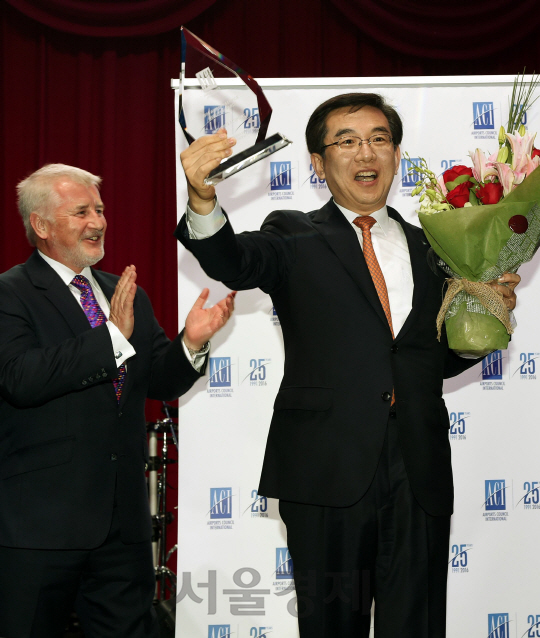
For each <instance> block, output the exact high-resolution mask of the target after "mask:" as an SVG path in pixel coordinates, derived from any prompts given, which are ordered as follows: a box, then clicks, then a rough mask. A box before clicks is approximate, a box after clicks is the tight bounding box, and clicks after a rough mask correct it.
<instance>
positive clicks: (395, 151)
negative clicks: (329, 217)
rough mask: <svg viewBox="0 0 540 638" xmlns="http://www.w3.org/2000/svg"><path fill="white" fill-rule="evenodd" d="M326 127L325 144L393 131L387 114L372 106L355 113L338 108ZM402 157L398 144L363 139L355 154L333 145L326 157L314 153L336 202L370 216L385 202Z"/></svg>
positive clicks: (318, 172) (314, 160)
mask: <svg viewBox="0 0 540 638" xmlns="http://www.w3.org/2000/svg"><path fill="white" fill-rule="evenodd" d="M326 129H327V132H326V136H325V138H324V143H325V144H331V143H332V142H336V141H337V140H338V139H339V138H340V137H342V136H344V135H356V136H358V137H360V138H362V139H364V140H365V139H367V138H368V137H370V136H371V135H374V134H375V133H390V126H389V124H388V120H387V119H386V116H385V115H384V114H383V113H382V111H380V110H379V109H377V108H375V107H373V106H364V107H363V108H361V109H359V110H358V111H355V112H354V113H351V112H350V109H349V108H348V107H345V108H340V109H336V110H335V111H332V113H330V115H329V116H328V117H327V118H326ZM400 157H401V155H400V152H399V147H397V148H394V146H393V145H392V144H391V145H390V146H389V147H388V148H373V147H372V146H370V145H369V144H368V143H367V142H364V143H363V144H362V146H359V147H358V149H357V152H356V153H354V154H352V155H347V156H345V155H344V154H343V153H342V151H341V149H340V148H339V147H338V146H330V147H328V148H327V149H325V154H324V156H322V155H320V154H319V153H313V154H312V155H311V162H312V164H313V167H314V169H315V172H316V173H317V176H318V177H319V178H320V179H325V180H326V183H327V184H328V188H329V189H330V192H331V193H332V195H333V196H334V200H335V202H336V203H337V204H339V205H340V206H343V207H344V208H347V209H348V210H352V211H353V212H355V213H358V214H359V215H370V214H371V213H374V212H375V211H377V210H379V209H381V208H382V207H383V206H384V205H385V204H386V199H387V197H388V192H389V191H390V187H391V186H392V182H393V181H394V177H395V175H397V171H398V167H399V160H400Z"/></svg>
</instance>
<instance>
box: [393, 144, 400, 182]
mask: <svg viewBox="0 0 540 638" xmlns="http://www.w3.org/2000/svg"><path fill="white" fill-rule="evenodd" d="M394 157H395V160H396V170H395V171H394V175H397V174H398V171H399V161H400V159H401V148H400V147H399V146H397V147H396V150H395V151H394Z"/></svg>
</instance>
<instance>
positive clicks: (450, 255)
mask: <svg viewBox="0 0 540 638" xmlns="http://www.w3.org/2000/svg"><path fill="white" fill-rule="evenodd" d="M539 200H540V170H534V171H533V172H531V173H530V175H529V176H528V177H527V178H526V179H525V180H524V181H523V182H522V183H521V184H520V185H519V186H517V187H515V188H514V190H512V191H511V192H509V193H508V194H507V195H506V196H505V197H504V199H502V200H501V201H500V202H499V203H496V204H488V205H479V206H467V207H465V208H455V209H451V210H440V211H433V212H422V210H420V211H419V213H418V215H419V220H420V223H421V225H422V228H423V229H424V232H425V234H426V237H427V239H428V241H429V243H430V245H431V247H432V248H433V250H434V251H435V253H436V254H437V255H438V257H439V258H440V261H439V265H440V266H441V267H442V268H443V270H445V271H446V272H447V273H448V274H449V275H450V278H449V279H448V284H449V285H448V290H447V291H446V295H445V297H444V300H443V304H442V306H441V310H440V312H439V316H438V318H437V327H438V335H439V338H440V333H441V327H442V323H443V321H444V322H445V324H446V334H447V337H448V345H449V347H450V348H451V349H452V350H455V351H457V352H459V353H461V354H469V355H473V356H483V355H485V354H487V353H489V352H491V351H493V350H498V349H505V348H506V347H507V346H508V342H509V339H510V335H511V334H512V332H513V328H514V325H513V322H512V319H511V317H510V315H509V312H508V309H507V308H506V306H505V305H504V303H503V300H502V297H501V296H500V295H498V294H497V292H495V291H494V290H493V289H492V288H491V287H490V286H489V285H488V284H487V282H490V281H493V280H496V279H497V278H498V277H499V276H501V275H502V274H503V273H505V272H511V273H515V272H516V271H517V269H518V268H519V266H520V265H521V264H523V263H525V262H527V261H530V260H531V259H532V257H533V256H534V254H535V252H536V250H537V249H538V246H539V243H540V205H539Z"/></svg>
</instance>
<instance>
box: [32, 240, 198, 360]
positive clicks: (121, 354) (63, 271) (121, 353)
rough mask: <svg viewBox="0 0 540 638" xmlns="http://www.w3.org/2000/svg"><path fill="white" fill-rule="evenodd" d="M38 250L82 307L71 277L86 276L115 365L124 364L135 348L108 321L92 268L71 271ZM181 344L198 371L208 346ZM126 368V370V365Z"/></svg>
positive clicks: (106, 302) (107, 310)
mask: <svg viewBox="0 0 540 638" xmlns="http://www.w3.org/2000/svg"><path fill="white" fill-rule="evenodd" d="M38 252H39V254H40V256H41V257H42V258H43V259H44V260H45V261H46V262H47V263H48V264H49V266H50V267H51V268H52V269H53V270H54V271H55V272H56V273H57V274H58V276H59V277H60V278H61V279H62V281H63V282H64V283H65V284H66V286H67V287H68V288H69V290H70V292H71V294H72V295H73V296H74V297H75V299H76V300H77V303H78V304H79V305H80V306H81V308H82V304H81V291H80V290H79V289H78V288H77V287H76V286H73V285H72V283H71V281H72V280H73V277H75V276H76V275H77V274H81V275H82V276H83V277H86V279H88V281H89V283H90V286H91V287H92V292H93V293H94V296H95V298H96V301H97V302H98V304H99V305H100V307H101V309H102V310H103V314H104V315H105V317H106V318H107V323H106V324H105V325H106V326H107V328H108V330H109V334H110V335H111V342H112V348H113V353H114V357H115V359H116V365H117V366H118V367H120V366H121V365H122V364H123V363H124V364H126V361H127V360H128V359H130V358H131V357H132V356H133V355H134V354H136V352H135V348H134V347H133V346H132V345H131V343H130V342H129V341H128V340H127V339H126V338H125V337H124V335H123V334H122V333H121V332H120V329H119V328H118V327H117V326H115V324H114V323H111V322H110V321H108V319H109V314H110V311H111V306H110V304H109V300H108V299H107V297H106V296H105V294H104V293H103V290H101V288H100V286H99V284H98V282H97V281H96V279H95V278H94V276H93V275H92V270H91V269H90V267H89V266H87V267H86V268H83V270H82V271H81V272H80V273H76V272H73V270H71V268H68V267H67V266H65V265H64V264H61V263H60V262H59V261H56V260H54V259H51V258H50V257H48V256H47V255H44V254H43V253H42V252H41V251H40V250H38ZM83 310H84V309H83ZM182 346H183V348H184V352H185V354H186V357H187V358H188V361H190V362H191V365H192V366H193V367H194V368H195V370H197V372H198V371H199V370H200V369H201V367H202V365H203V363H204V360H205V357H206V355H207V354H208V352H209V349H210V348H209V347H206V348H203V349H202V350H201V351H200V352H196V353H194V354H191V352H189V350H188V349H187V346H186V344H185V343H184V342H183V341H182ZM126 370H127V365H126Z"/></svg>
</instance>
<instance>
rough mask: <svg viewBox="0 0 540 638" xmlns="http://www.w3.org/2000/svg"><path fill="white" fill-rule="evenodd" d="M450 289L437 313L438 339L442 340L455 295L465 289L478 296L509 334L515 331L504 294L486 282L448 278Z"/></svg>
mask: <svg viewBox="0 0 540 638" xmlns="http://www.w3.org/2000/svg"><path fill="white" fill-rule="evenodd" d="M446 281H447V283H448V290H447V291H446V295H445V296H444V299H443V302H442V306H441V309H440V310H439V314H438V315H437V339H438V340H439V341H440V340H441V329H442V325H443V323H444V318H445V317H446V313H447V311H448V308H450V304H451V303H452V301H453V300H454V297H455V296H456V295H457V294H458V293H459V292H461V291H462V290H464V291H465V292H466V293H468V294H469V295H472V296H473V297H476V299H478V301H479V302H480V303H481V304H482V305H483V306H484V308H485V309H486V310H487V311H488V312H489V313H490V314H492V315H493V316H494V317H497V319H498V320H499V321H500V322H501V323H502V325H503V326H504V327H505V328H506V331H507V332H508V334H509V335H511V334H512V333H513V332H514V329H513V328H512V324H511V322H510V315H509V314H508V308H507V307H506V306H505V305H504V301H503V295H502V293H500V292H498V291H497V290H493V288H492V287H491V286H490V285H489V284H486V283H483V282H480V281H469V280H468V279H454V278H451V279H447V280H446Z"/></svg>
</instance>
